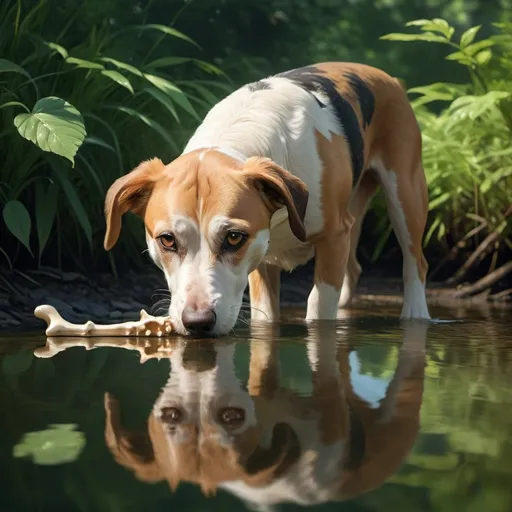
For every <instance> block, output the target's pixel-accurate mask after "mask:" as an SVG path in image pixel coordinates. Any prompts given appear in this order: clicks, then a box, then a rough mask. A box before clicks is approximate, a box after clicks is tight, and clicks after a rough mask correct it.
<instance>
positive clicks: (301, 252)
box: [263, 208, 314, 270]
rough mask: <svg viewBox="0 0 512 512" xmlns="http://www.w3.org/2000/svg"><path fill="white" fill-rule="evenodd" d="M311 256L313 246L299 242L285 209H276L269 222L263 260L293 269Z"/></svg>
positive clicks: (286, 268) (284, 268)
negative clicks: (268, 235) (268, 232)
mask: <svg viewBox="0 0 512 512" xmlns="http://www.w3.org/2000/svg"><path fill="white" fill-rule="evenodd" d="M313 256H314V249H313V246H312V245H311V244H310V243H304V242H301V241H300V240H298V239H297V237H296V236H295V235H294V234H293V233H292V230H291V229H290V225H289V224H288V212H287V211H286V209H285V208H283V209H282V210H279V211H277V212H276V213H275V214H274V216H273V217H272V222H271V224H270V244H269V247H268V251H267V253H266V255H265V258H264V259H263V262H264V263H268V264H270V265H276V266H278V267H280V268H282V269H283V270H293V269H294V268H295V267H297V266H298V265H304V264H305V263H307V262H308V261H309V260H310V259H311V258H312V257H313Z"/></svg>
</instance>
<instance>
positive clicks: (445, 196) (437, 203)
mask: <svg viewBox="0 0 512 512" xmlns="http://www.w3.org/2000/svg"><path fill="white" fill-rule="evenodd" d="M451 197H452V195H451V193H450V192H445V193H444V194H441V195H440V196H439V197H436V198H435V199H432V201H430V203H429V205H428V209H429V210H435V209H436V208H437V207H438V206H440V205H442V204H443V203H446V202H447V201H448V200H449V199H450V198H451Z"/></svg>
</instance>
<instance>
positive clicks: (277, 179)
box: [242, 157, 309, 242]
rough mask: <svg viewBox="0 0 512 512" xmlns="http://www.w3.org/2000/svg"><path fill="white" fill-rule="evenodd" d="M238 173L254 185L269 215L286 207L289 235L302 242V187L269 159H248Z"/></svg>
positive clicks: (304, 203)
mask: <svg viewBox="0 0 512 512" xmlns="http://www.w3.org/2000/svg"><path fill="white" fill-rule="evenodd" d="M242 172H244V174H246V175H247V176H248V177H249V179H250V180H252V181H253V182H254V184H255V185H256V187H257V188H258V189H259V190H260V192H261V193H262V195H263V197H264V199H265V201H266V203H267V205H268V206H269V208H270V209H271V211H272V212H275V211H277V210H279V209H280V208H282V207H283V206H286V209H287V210H288V220H289V223H290V228H291V230H292V232H293V234H294V235H295V236H296V237H297V238H298V239H299V240H300V241H301V242H304V241H305V240H306V228H305V227H304V217H305V215H306V207H307V204H308V197H309V193H308V190H307V187H306V185H305V184H304V183H303V182H302V181H301V180H300V179H299V178H297V177H296V176H294V175H293V174H292V173H290V172H288V171H286V170H285V169H283V168H282V167H280V166H279V165H277V164H276V163H274V162H273V161H272V160H270V158H263V157H252V158H249V159H248V160H247V161H246V163H245V165H244V168H243V171H242Z"/></svg>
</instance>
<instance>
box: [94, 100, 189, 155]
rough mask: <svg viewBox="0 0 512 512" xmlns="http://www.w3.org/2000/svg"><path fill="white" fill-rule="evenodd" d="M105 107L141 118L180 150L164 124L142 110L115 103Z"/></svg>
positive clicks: (175, 148) (174, 148)
mask: <svg viewBox="0 0 512 512" xmlns="http://www.w3.org/2000/svg"><path fill="white" fill-rule="evenodd" d="M104 108H112V109H115V110H119V111H120V112H124V113H125V114H128V115H129V116H132V117H135V118H137V119H139V120H140V121H142V122H143V123H144V124H146V125H147V126H149V127H150V128H151V129H152V130H154V131H155V132H157V133H158V134H159V135H160V136H161V137H162V138H163V139H164V140H165V141H166V142H167V143H168V144H169V145H170V146H171V147H172V148H173V150H174V151H176V152H179V149H178V146H177V145H176V142H174V140H173V139H172V138H171V136H170V135H169V133H168V132H167V131H166V130H165V128H164V127H163V126H162V125H160V124H159V123H157V122H156V121H154V120H153V119H150V118H149V117H147V116H145V115H144V114H141V113H140V112H137V111H136V110H133V109H131V108H129V107H123V106H120V105H115V106H106V107H104Z"/></svg>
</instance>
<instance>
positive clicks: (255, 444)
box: [105, 322, 428, 508]
mask: <svg viewBox="0 0 512 512" xmlns="http://www.w3.org/2000/svg"><path fill="white" fill-rule="evenodd" d="M273 329H274V326H268V327H267V328H262V329H259V330H258V331H257V333H256V334H255V336H256V337H255V339H253V340H251V358H250V370H249V381H248V386H247V388H246V387H245V386H244V385H243V384H242V382H240V380H239V379H238V378H237V376H236V372H235V370H236V368H235V364H234V351H235V344H234V343H229V342H227V343H223V342H213V341H210V340H207V341H203V342H196V341H194V342H188V343H187V342H185V341H183V340H180V341H177V342H176V343H175V347H174V349H173V351H172V355H171V356H170V360H171V371H170V374H169V379H168V381H167V383H166V384H165V386H164V387H163V389H162V391H161V393H160V395H159V397H158V398H157V400H156V401H155V403H154V406H153V409H152V412H151V413H150V415H149V418H148V422H147V425H146V426H145V427H143V428H141V429H139V430H129V429H127V428H125V427H124V425H123V423H122V421H121V417H122V414H121V406H120V404H119V403H118V401H117V399H116V398H115V397H114V396H113V395H110V394H106V396H105V412H106V422H105V439H106V443H107V446H108V447H109V449H110V451H111V453H112V455H113V456H114V458H115V460H116V461H117V462H118V463H119V464H121V465H122V466H124V467H126V468H127V469H129V470H131V471H133V472H134V474H135V475H136V477H137V478H138V479H139V480H141V481H144V482H148V483H149V482H151V483H155V482H160V481H167V482H168V483H169V486H170V487H171V488H172V489H173V490H174V489H176V488H177V487H178V486H179V484H180V483H181V482H193V483H195V484H197V485H199V486H200V487H201V488H202V490H203V492H204V493H206V494H212V493H214V492H215V491H216V490H217V489H218V488H221V489H226V490H227V491H229V492H231V493H233V494H235V495H237V496H238V497H239V498H241V499H242V500H243V501H244V502H246V503H248V504H251V505H253V508H261V507H265V508H266V507H271V506H273V505H277V504H280V503H285V502H293V503H298V504H302V505H313V504H319V503H325V502H329V501H343V500H346V499H351V498H354V497H356V496H358V495H360V494H361V493H364V492H367V491H369V490H373V489H376V488H378V487H380V486H381V485H382V484H383V483H385V481H386V480H387V479H389V478H390V477H392V476H393V474H394V473H395V472H396V471H397V470H398V469H399V468H400V466H401V465H402V463H403V462H404V460H405V458H406V457H407V455H408V453H409V452H410V450H411V448H412V447H413V445H414V442H415V440H416V438H417V435H418V428H419V414H420V408H421V403H422V397H423V382H424V369H425V342H426V335H427V330H428V325H427V324H423V323H414V324H407V325H406V326H405V328H404V331H403V335H404V338H403V343H402V345H401V346H400V349H399V357H398V364H397V367H396V369H395V372H394V376H393V378H392V379H391V380H390V381H389V382H386V381H385V380H381V379H374V378H372V377H369V376H366V375H363V374H361V373H360V372H359V368H358V366H359V360H358V357H357V351H351V350H350V348H349V346H348V343H347V339H348V338H349V336H348V335H347V333H346V332H345V333H337V332H336V331H337V326H336V324H334V323H333V322H325V323H324V322H322V323H320V322H314V323H312V325H310V326H309V327H308V336H306V343H305V344H303V345H297V350H301V351H302V353H303V355H302V357H304V358H305V356H306V352H307V358H308V361H309V367H310V370H311V373H310V379H307V378H306V379H304V381H303V382H302V384H303V387H306V388H308V387H310V388H311V392H310V393H309V394H307V393H305V392H304V391H302V392H300V393H298V392H296V391H295V390H293V389H291V388H290V387H289V386H287V385H286V384H284V383H283V378H282V377H283V373H282V372H281V371H280V368H279V350H280V349H281V346H282V345H280V344H278V343H276V341H275V340H274V339H273V338H274V335H275V333H273V332H272V330H273ZM338 330H339V329H338ZM308 380H309V382H308ZM304 384H306V386H304ZM308 384H309V385H308ZM381 398H382V399H381Z"/></svg>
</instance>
